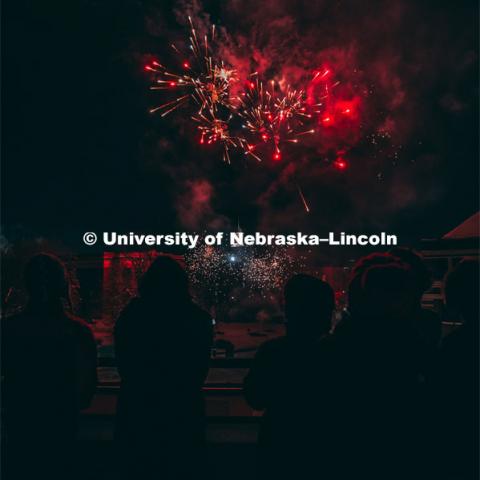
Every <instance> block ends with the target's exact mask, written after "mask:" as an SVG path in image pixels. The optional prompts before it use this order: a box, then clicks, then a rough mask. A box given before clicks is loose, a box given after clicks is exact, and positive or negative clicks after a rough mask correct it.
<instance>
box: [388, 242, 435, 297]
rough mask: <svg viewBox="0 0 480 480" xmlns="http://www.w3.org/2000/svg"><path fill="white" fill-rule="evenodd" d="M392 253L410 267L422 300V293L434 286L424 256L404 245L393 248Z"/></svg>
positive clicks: (418, 295) (418, 294)
mask: <svg viewBox="0 0 480 480" xmlns="http://www.w3.org/2000/svg"><path fill="white" fill-rule="evenodd" d="M390 254H391V255H393V256H394V257H395V258H398V259H399V260H400V261H401V262H402V263H404V264H406V265H408V266H409V267H410V270H411V272H412V274H413V279H414V281H415V286H416V291H417V297H418V301H419V302H420V300H421V298H422V295H423V294H424V293H425V292H426V291H427V290H428V289H429V288H430V287H431V286H432V275H431V273H430V271H429V270H428V268H427V266H426V265H425V262H424V261H423V259H422V257H421V256H420V255H419V254H418V253H416V252H415V251H414V250H412V249H410V248H403V247H396V248H393V249H392V250H390Z"/></svg>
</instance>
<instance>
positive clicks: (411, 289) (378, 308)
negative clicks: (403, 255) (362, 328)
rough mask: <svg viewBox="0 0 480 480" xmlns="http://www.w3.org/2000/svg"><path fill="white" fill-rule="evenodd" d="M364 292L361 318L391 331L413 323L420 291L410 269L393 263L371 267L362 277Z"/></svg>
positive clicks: (362, 289)
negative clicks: (395, 327)
mask: <svg viewBox="0 0 480 480" xmlns="http://www.w3.org/2000/svg"><path fill="white" fill-rule="evenodd" d="M361 292H362V293H361V295H362V304H361V307H360V308H361V312H360V315H361V316H362V317H364V318H366V319H367V320H368V321H370V320H371V321H372V322H374V323H376V324H377V326H381V327H383V326H385V327H386V328H389V327H390V326H393V325H397V326H398V325H399V323H402V324H406V322H407V321H411V320H412V312H413V311H414V306H415V304H416V295H415V294H416V290H415V285H414V282H413V280H412V273H411V270H410V268H409V267H408V265H405V264H401V263H398V262H393V263H387V264H381V265H372V266H370V267H369V268H367V269H366V270H365V272H364V273H363V274H362V277H361ZM377 320H379V321H380V324H378V323H377Z"/></svg>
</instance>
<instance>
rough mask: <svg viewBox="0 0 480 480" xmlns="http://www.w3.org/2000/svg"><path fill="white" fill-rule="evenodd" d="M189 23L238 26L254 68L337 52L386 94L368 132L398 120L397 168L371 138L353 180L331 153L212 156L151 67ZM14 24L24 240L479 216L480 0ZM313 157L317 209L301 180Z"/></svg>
mask: <svg viewBox="0 0 480 480" xmlns="http://www.w3.org/2000/svg"><path fill="white" fill-rule="evenodd" d="M260 4H262V8H259V7H258V5H260ZM187 12H190V13H192V14H193V17H194V19H195V18H198V19H199V22H200V23H201V24H207V23H209V22H214V23H216V24H217V25H221V26H222V25H223V26H224V27H226V28H227V29H228V31H229V33H230V35H231V38H233V39H234V43H235V47H236V48H237V50H238V49H240V50H241V48H242V45H248V47H245V48H244V50H245V53H244V54H245V57H249V56H252V55H253V56H255V55H257V57H256V61H258V62H260V61H261V60H258V56H260V57H261V58H263V57H262V55H263V56H264V57H265V58H267V63H268V64H267V65H266V66H265V73H266V74H268V75H277V76H280V75H287V76H288V75H290V74H291V75H293V76H295V68H296V69H298V68H300V65H301V68H308V67H306V65H307V64H309V62H310V63H311V66H312V68H315V67H316V66H317V65H316V63H318V62H320V61H322V58H327V59H328V61H330V62H331V63H332V64H333V65H334V67H335V68H336V69H337V70H338V72H339V74H341V75H342V78H343V80H344V83H347V84H348V83H349V82H352V84H353V83H355V86H356V87H357V86H358V88H359V89H362V88H369V89H370V88H371V89H372V90H373V92H374V93H373V94H372V95H370V96H369V97H368V98H364V99H363V100H362V102H363V105H365V106H364V108H363V109H362V114H363V115H364V119H363V125H364V127H365V130H364V131H365V132H366V133H368V132H372V131H375V129H377V128H379V127H380V126H382V125H383V127H385V125H387V126H388V128H389V129H390V131H391V134H392V136H391V139H392V140H391V141H392V142H393V143H394V144H395V145H397V146H399V145H400V146H401V148H400V150H399V153H398V157H395V162H394V164H392V158H391V151H393V150H395V149H396V147H392V146H391V145H390V146H388V147H386V150H388V149H390V153H388V154H385V155H386V157H385V158H383V157H382V153H379V152H375V155H374V153H372V152H373V150H372V146H371V145H370V144H369V143H368V142H366V141H365V139H364V138H362V135H359V139H358V140H357V141H356V142H355V145H352V147H351V148H350V150H349V155H350V158H349V168H348V169H347V170H346V171H345V172H338V171H334V170H332V168H331V167H329V166H328V165H325V164H324V163H322V162H323V160H324V159H325V158H326V157H328V152H327V153H325V151H326V149H324V148H323V147H322V149H320V148H319V147H313V148H304V149H300V150H299V151H298V153H292V154H291V155H292V157H291V158H286V159H285V160H284V161H283V160H282V162H281V165H271V164H268V163H269V162H268V161H267V162H265V163H264V164H261V165H257V164H255V163H252V162H249V163H248V164H247V163H246V162H245V160H244V158H242V156H241V155H240V157H239V158H233V159H232V165H230V166H229V165H226V164H224V163H222V160H221V154H220V153H219V152H218V151H217V150H215V149H210V150H201V149H200V148H199V145H198V142H197V141H196V138H195V135H196V133H195V131H194V130H193V128H192V127H191V125H190V124H189V123H188V122H187V121H186V120H185V118H187V119H188V115H187V114H186V113H180V114H179V115H175V114H173V115H172V116H170V117H167V118H163V119H161V118H159V117H155V116H152V115H149V113H148V109H149V108H150V107H151V106H154V105H155V104H157V103H158V98H157V97H155V96H154V95H153V94H152V92H150V91H149V90H148V87H149V85H150V81H151V78H150V77H149V75H147V74H146V72H145V70H144V65H145V62H147V61H149V60H151V59H152V58H166V59H167V60H169V61H170V60H171V58H172V55H171V51H170V50H169V48H168V42H169V39H170V40H171V39H175V40H176V41H180V40H178V39H181V38H182V37H183V36H184V34H185V24H184V16H185V15H184V14H185V13H187ZM2 17H3V18H2V23H3V25H2V27H3V28H2V32H3V38H2V40H3V41H2V46H3V47H2V48H3V50H2V58H3V69H2V81H3V82H2V84H3V122H2V138H3V151H2V154H3V155H2V157H3V162H2V166H3V171H2V224H3V235H4V237H5V238H6V241H7V242H10V243H15V242H16V241H17V240H18V239H20V238H32V239H35V238H38V237H42V238H47V239H52V240H55V241H57V242H60V243H63V244H65V245H67V246H69V247H70V248H71V249H72V250H74V251H76V250H80V249H82V245H81V233H83V232H84V231H86V230H93V231H99V232H100V231H106V230H116V231H140V230H144V231H150V232H158V233H164V232H168V231H174V230H177V229H180V230H199V231H202V230H205V229H213V230H215V229H228V228H230V227H232V226H235V225H236V224H237V222H240V224H241V225H242V227H243V228H244V229H246V230H251V231H253V230H256V229H258V230H265V231H266V230H268V231H278V232H279V233H284V232H286V231H289V230H293V231H297V230H301V231H310V232H316V231H317V232H321V231H325V230H339V229H344V230H347V231H352V232H355V231H357V232H363V231H376V230H387V231H390V232H392V233H397V234H398V235H399V236H400V237H401V238H403V239H405V241H410V240H413V239H419V238H432V237H438V236H441V235H442V234H444V233H445V232H447V231H448V230H450V229H452V228H453V227H455V226H456V225H457V224H459V223H460V222H461V221H463V220H464V219H466V218H467V217H468V216H469V215H471V214H473V213H474V212H475V211H476V210H477V209H478V174H479V172H478V163H479V162H478V6H477V2H476V1H461V2H452V1H433V0H432V1H429V2H426V1H423V2H420V1H413V0H412V1H407V0H404V1H399V0H395V1H392V2H377V1H369V2H366V1H364V0H356V1H355V0H350V1H336V2H334V1H321V2H315V1H313V0H310V1H299V2H286V1H283V2H282V1H275V2H273V0H268V1H264V2H262V1H253V0H250V1H245V2H239V1H237V0H231V1H227V2H210V1H209V2H203V3H202V4H200V3H198V2H166V1H160V0H159V1H141V0H137V1H126V0H124V1H122V0H112V1H100V0H96V1H95V0H83V1H78V0H69V1H49V2H45V1H33V0H30V1H26V0H6V1H4V2H3V15H2ZM279 42H280V43H279ZM255 52H256V53H255ZM258 52H260V53H258ZM254 53H255V55H254ZM293 55H295V57H296V58H293ZM291 57H292V58H291ZM298 57H301V59H302V61H301V62H300V61H299V59H298ZM279 59H280V60H281V61H282V62H283V63H282V65H279ZM293 64H294V65H293ZM292 65H293V66H294V67H295V68H293V66H292ZM354 70H357V71H361V78H360V80H358V82H357V77H356V78H355V79H353V80H352V78H353V77H352V75H353V73H351V72H353V71H354ZM292 72H293V73H292ZM357 75H358V74H357ZM356 82H357V83H358V85H357V83H356ZM294 155H297V157H293V156H294ZM373 156H375V158H373ZM314 157H315V158H314ZM316 157H318V159H319V160H318V162H317V160H316ZM387 157H388V158H387ZM295 162H296V165H297V166H296V167H295V168H296V170H295V172H294V177H295V179H297V180H298V181H299V183H301V185H302V188H303V190H304V193H305V196H306V197H307V199H308V200H309V203H310V205H311V213H310V214H306V212H305V211H304V210H303V209H302V205H301V203H300V202H299V199H298V195H297V192H296V190H295V188H292V185H291V181H290V180H291V177H293V174H292V173H291V169H289V168H290V167H288V165H289V164H290V163H295ZM292 168H293V167H292Z"/></svg>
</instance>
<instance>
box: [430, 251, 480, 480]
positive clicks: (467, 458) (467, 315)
mask: <svg viewBox="0 0 480 480" xmlns="http://www.w3.org/2000/svg"><path fill="white" fill-rule="evenodd" d="M479 275H480V271H479V264H478V262H477V261H473V260H465V261H462V262H461V263H460V264H459V265H458V266H457V267H456V268H455V269H454V270H453V271H452V272H451V273H449V274H448V275H447V277H446V281H445V292H444V293H445V302H446V305H447V308H448V311H449V312H450V314H451V315H452V316H454V317H456V318H458V319H460V320H461V321H462V322H463V324H462V326H461V327H459V328H457V330H455V331H454V332H453V333H451V334H450V335H449V336H448V337H446V338H445V339H444V341H443V344H442V347H441V353H440V365H439V371H438V378H437V382H438V384H437V390H436V394H437V401H438V402H439V406H440V411H439V414H438V422H439V426H440V429H441V431H440V438H441V441H442V444H441V445H439V446H438V452H437V461H438V463H439V464H440V466H441V471H442V472H443V473H444V478H448V479H449V480H450V479H451V480H453V479H462V480H466V479H477V478H479V438H478V437H479V411H478V410H479V405H480V403H479V375H480V372H479V356H478V355H479V321H480V318H479V291H480V288H479V287H480V286H479Z"/></svg>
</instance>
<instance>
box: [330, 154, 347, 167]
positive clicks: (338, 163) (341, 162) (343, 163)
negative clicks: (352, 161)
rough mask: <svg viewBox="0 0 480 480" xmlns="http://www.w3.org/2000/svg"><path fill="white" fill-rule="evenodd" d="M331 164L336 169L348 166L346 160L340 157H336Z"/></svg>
mask: <svg viewBox="0 0 480 480" xmlns="http://www.w3.org/2000/svg"><path fill="white" fill-rule="evenodd" d="M333 165H334V166H335V168H336V169H337V170H345V169H346V168H347V166H348V165H347V162H346V161H345V160H344V159H343V158H342V157H338V158H337V159H336V160H335V162H334V163H333Z"/></svg>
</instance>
